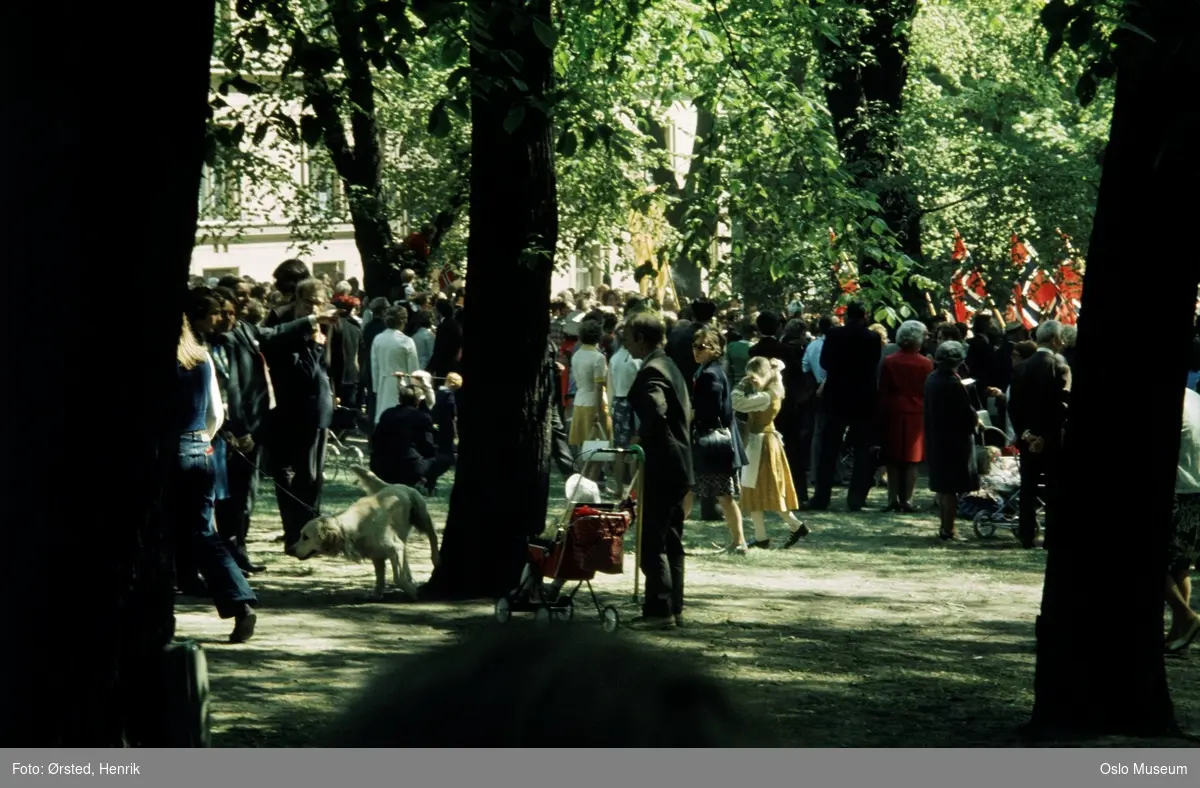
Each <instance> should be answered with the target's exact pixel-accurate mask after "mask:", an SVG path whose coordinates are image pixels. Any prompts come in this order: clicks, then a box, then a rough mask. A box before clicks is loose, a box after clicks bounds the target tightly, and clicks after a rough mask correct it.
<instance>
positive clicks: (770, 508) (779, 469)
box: [733, 356, 809, 550]
mask: <svg viewBox="0 0 1200 788" xmlns="http://www.w3.org/2000/svg"><path fill="white" fill-rule="evenodd" d="M782 371H783V364H782V362H780V361H779V360H777V359H768V358H765V357H762V356H756V357H755V358H752V359H750V361H749V362H748V363H747V364H746V377H745V378H743V379H742V382H741V383H739V384H738V386H737V388H736V389H734V391H733V409H734V410H736V411H738V412H739V413H746V414H748V418H747V420H746V428H747V433H748V435H747V439H746V457H747V460H748V462H747V464H746V466H745V467H744V468H742V500H741V505H742V511H743V512H748V513H749V514H750V519H751V520H752V521H753V522H754V541H753V542H751V543H750V547H758V548H763V549H766V548H769V547H770V546H771V540H770V538H769V537H768V535H767V526H766V524H765V523H764V517H763V513H764V512H776V513H778V514H779V515H780V516H781V517H782V518H783V519H784V521H785V522H786V523H787V524H788V526H789V529H790V531H791V533H790V534H789V536H788V539H787V541H786V542H785V543H784V545H783V546H784V549H785V550H786V549H787V548H789V547H792V546H793V545H795V544H796V542H798V541H800V540H801V539H803V538H804V537H806V536H808V534H809V528H808V526H807V525H805V524H804V523H803V522H801V521H800V520H798V519H797V518H796V516H795V515H794V514H792V512H793V511H794V510H796V509H799V508H800V501H799V499H798V498H797V496H796V488H795V486H794V485H793V484H792V470H791V468H790V467H789V466H788V461H787V455H786V454H784V451H783V441H782V439H781V438H780V437H779V433H777V432H776V431H775V417H776V416H778V415H779V411H780V410H781V409H782V407H783V380H782V378H781V377H780V373H781V372H782Z"/></svg>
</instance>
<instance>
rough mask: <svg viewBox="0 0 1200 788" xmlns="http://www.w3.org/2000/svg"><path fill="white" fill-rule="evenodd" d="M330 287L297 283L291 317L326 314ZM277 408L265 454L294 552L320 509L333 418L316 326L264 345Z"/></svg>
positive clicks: (287, 547)
mask: <svg viewBox="0 0 1200 788" xmlns="http://www.w3.org/2000/svg"><path fill="white" fill-rule="evenodd" d="M327 293H328V290H327V288H326V287H325V285H324V283H322V282H321V281H319V280H317V279H306V280H304V281H302V282H300V283H299V284H298V285H297V286H296V300H295V302H294V303H293V304H292V305H291V308H290V310H289V312H290V315H291V316H292V318H293V319H300V318H306V317H311V316H312V315H322V314H325V313H326V312H327V311H328V309H327ZM263 351H264V354H265V356H266V360H267V369H268V370H269V372H270V375H271V385H272V387H273V388H274V392H275V409H274V410H272V411H271V413H270V416H269V418H268V439H267V456H268V459H269V462H270V466H271V471H272V473H271V475H272V476H273V477H274V480H275V497H276V500H277V501H278V502H279V514H280V516H281V517H282V519H283V538H284V552H286V553H288V554H289V555H291V554H292V551H293V548H294V546H295V543H296V541H297V540H298V539H299V538H300V529H301V528H303V527H304V524H305V523H306V522H308V521H309V520H310V519H312V518H313V517H315V516H317V515H318V514H319V513H320V510H321V492H322V490H323V488H324V485H325V479H324V469H325V442H326V437H327V431H328V429H329V426H330V424H332V423H333V409H334V404H333V389H332V386H331V385H330V381H329V372H328V370H329V360H330V347H329V341H328V339H327V337H326V336H325V335H324V334H322V333H321V332H320V331H317V330H314V331H311V332H300V333H296V334H288V335H286V336H283V337H278V338H277V339H275V340H274V341H272V342H270V343H268V344H267V345H266V346H264V348H263Z"/></svg>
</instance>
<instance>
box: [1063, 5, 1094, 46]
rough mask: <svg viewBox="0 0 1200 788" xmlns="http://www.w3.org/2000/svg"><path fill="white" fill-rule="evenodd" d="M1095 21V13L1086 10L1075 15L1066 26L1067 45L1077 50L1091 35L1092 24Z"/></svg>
mask: <svg viewBox="0 0 1200 788" xmlns="http://www.w3.org/2000/svg"><path fill="white" fill-rule="evenodd" d="M1095 23H1096V15H1095V13H1094V12H1092V11H1090V10H1088V11H1084V12H1083V13H1082V14H1080V15H1079V16H1077V17H1075V21H1073V22H1071V26H1070V27H1068V28H1067V46H1069V47H1071V49H1073V50H1074V51H1076V52H1078V51H1079V50H1080V49H1082V48H1083V45H1084V44H1086V43H1087V42H1088V39H1090V38H1091V37H1092V26H1093V25H1094V24H1095Z"/></svg>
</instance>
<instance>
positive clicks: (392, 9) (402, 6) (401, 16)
mask: <svg viewBox="0 0 1200 788" xmlns="http://www.w3.org/2000/svg"><path fill="white" fill-rule="evenodd" d="M406 5H407V4H406V3H405V2H404V0H387V2H386V3H384V4H383V8H382V11H383V16H384V18H385V19H387V21H388V24H390V25H391V26H392V30H393V31H394V32H395V34H396V35H397V36H399V37H400V38H401V39H403V40H405V41H412V40H413V27H412V22H410V21H408V13H407V9H406Z"/></svg>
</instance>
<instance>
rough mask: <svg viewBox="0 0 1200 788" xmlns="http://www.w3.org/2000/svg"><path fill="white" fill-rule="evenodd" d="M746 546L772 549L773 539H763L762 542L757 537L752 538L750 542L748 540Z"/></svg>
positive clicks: (755, 548)
mask: <svg viewBox="0 0 1200 788" xmlns="http://www.w3.org/2000/svg"><path fill="white" fill-rule="evenodd" d="M746 547H747V548H750V549H754V550H770V549H771V540H770V539H763V540H762V541H761V542H760V541H758V540H757V539H751V540H750V541H749V542H746Z"/></svg>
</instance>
